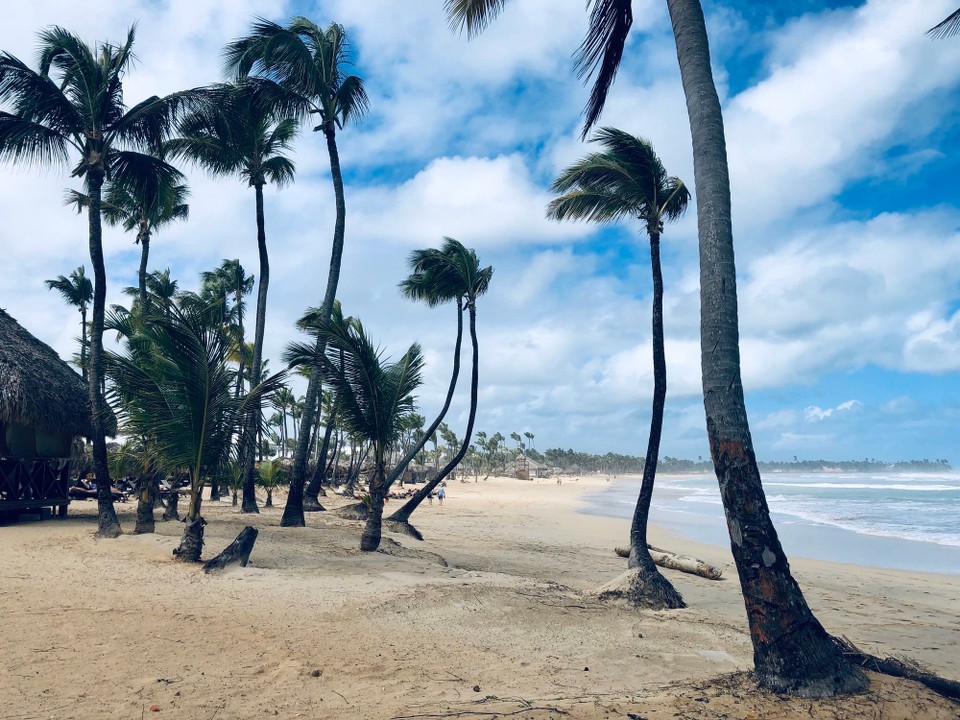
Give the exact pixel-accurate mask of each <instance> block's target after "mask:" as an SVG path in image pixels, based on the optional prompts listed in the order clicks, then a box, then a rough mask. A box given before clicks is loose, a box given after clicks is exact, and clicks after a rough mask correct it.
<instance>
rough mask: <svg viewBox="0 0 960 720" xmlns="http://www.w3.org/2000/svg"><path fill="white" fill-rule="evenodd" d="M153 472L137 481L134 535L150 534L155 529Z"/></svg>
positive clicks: (154, 481) (155, 485) (147, 473)
mask: <svg viewBox="0 0 960 720" xmlns="http://www.w3.org/2000/svg"><path fill="white" fill-rule="evenodd" d="M155 475H156V474H155V473H154V472H150V471H148V472H146V473H144V474H143V475H141V476H140V479H139V480H138V481H137V524H136V527H134V529H133V533H134V535H142V534H145V533H152V532H153V531H154V530H155V529H156V521H155V520H154V518H153V508H154V505H155V504H156V487H157V483H156V479H155Z"/></svg>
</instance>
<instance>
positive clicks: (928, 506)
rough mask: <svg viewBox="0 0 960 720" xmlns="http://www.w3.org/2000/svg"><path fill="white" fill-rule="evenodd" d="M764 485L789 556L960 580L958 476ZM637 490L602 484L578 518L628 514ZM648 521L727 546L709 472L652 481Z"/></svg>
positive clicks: (636, 485)
mask: <svg viewBox="0 0 960 720" xmlns="http://www.w3.org/2000/svg"><path fill="white" fill-rule="evenodd" d="M763 487H764V491H765V492H766V496H767V503H768V505H769V506H770V512H771V515H772V517H773V521H774V524H775V525H776V528H777V532H778V534H779V535H780V542H781V543H782V544H783V547H784V550H785V551H786V553H787V555H788V556H789V557H808V558H815V559H819V560H831V561H834V562H844V563H853V564H856V565H868V566H872V567H886V568H897V569H904V570H921V571H924V572H938V573H949V574H954V575H960V473H954V472H950V473H903V474H900V473H889V474H887V473H833V472H818V473H789V472H771V473H767V474H765V475H764V476H763ZM639 491H640V477H639V476H624V477H622V478H618V479H614V480H611V482H610V487H609V488H606V489H605V490H603V491H602V492H599V493H594V494H591V495H589V496H587V497H586V498H585V500H586V503H587V505H586V507H585V508H583V509H582V510H581V512H586V513H590V514H595V515H605V516H609V517H626V518H629V517H632V516H633V508H634V505H635V504H636V500H637V494H638V493H639ZM650 522H652V523H654V524H656V525H659V526H661V527H663V528H665V529H667V530H669V531H671V532H673V533H674V534H677V535H680V536H682V537H685V538H688V539H690V540H696V541H699V542H704V543H709V544H711V545H717V546H720V547H729V546H730V540H729V538H728V536H727V526H726V523H725V521H724V518H723V507H722V505H721V502H720V490H719V488H718V486H717V480H716V477H714V476H713V475H662V476H658V477H657V483H656V486H655V488H654V493H653V503H652V505H651V508H650ZM625 539H626V538H625Z"/></svg>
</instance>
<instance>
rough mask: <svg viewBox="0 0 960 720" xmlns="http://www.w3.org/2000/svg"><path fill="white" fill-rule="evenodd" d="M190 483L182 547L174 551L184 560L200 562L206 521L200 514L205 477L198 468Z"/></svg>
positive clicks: (181, 540)
mask: <svg viewBox="0 0 960 720" xmlns="http://www.w3.org/2000/svg"><path fill="white" fill-rule="evenodd" d="M194 472H195V475H194V476H193V478H192V482H191V483H190V507H189V508H188V509H187V516H186V517H185V518H184V522H185V523H186V524H185V526H184V528H183V535H182V537H181V538H180V547H178V548H176V549H175V550H174V551H173V554H174V555H176V556H177V557H178V558H179V559H180V560H183V561H184V562H200V555H201V554H202V553H203V526H204V525H206V524H207V523H206V521H205V520H204V519H203V518H202V517H201V516H200V505H201V504H202V503H203V492H202V490H203V477H202V476H201V474H200V470H199V469H196V470H195V471H194Z"/></svg>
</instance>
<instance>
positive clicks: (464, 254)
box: [387, 237, 493, 540]
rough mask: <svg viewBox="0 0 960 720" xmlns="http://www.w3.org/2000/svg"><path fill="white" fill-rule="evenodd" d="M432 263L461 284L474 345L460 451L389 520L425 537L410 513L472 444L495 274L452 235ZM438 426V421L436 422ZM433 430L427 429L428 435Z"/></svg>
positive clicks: (449, 281) (449, 283)
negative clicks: (486, 297)
mask: <svg viewBox="0 0 960 720" xmlns="http://www.w3.org/2000/svg"><path fill="white" fill-rule="evenodd" d="M429 265H430V267H431V268H432V271H433V273H434V274H435V277H437V278H438V281H437V282H438V283H440V280H439V279H442V283H441V284H442V286H443V287H447V288H454V287H456V288H458V292H459V297H458V301H457V302H458V304H459V305H461V306H462V307H464V308H466V310H467V312H468V313H469V315H470V343H471V345H472V346H473V357H472V373H471V377H470V413H469V415H468V417H467V428H466V430H465V433H464V436H463V442H462V443H461V445H460V449H459V450H458V451H457V453H456V454H455V455H454V456H453V457H452V458H451V459H450V461H449V462H447V464H446V465H444V466H443V468H442V469H441V470H440V472H438V473H437V475H436V477H435V478H434V479H433V480H431V481H430V482H429V483H427V484H426V485H425V486H424V487H423V488H421V489H420V490H419V491H418V492H417V493H416V494H415V495H414V496H413V497H412V498H410V499H409V500H408V501H407V502H406V503H404V505H403V506H402V507H401V508H400V509H399V510H397V511H396V512H395V513H393V514H392V515H391V516H390V517H389V518H387V520H388V521H390V523H391V527H392V528H394V529H396V530H398V531H400V532H406V533H408V534H410V535H412V536H414V537H415V538H417V539H420V540H422V539H423V537H422V535H421V534H420V532H419V531H418V530H417V529H416V528H414V527H413V526H412V525H411V524H410V516H411V515H412V514H413V511H414V510H416V509H417V508H418V507H419V506H420V503H422V502H423V501H424V499H426V498H427V497H428V496H429V494H430V493H431V492H433V490H434V489H435V488H436V487H437V486H438V485H439V484H440V483H441V482H443V481H444V479H445V478H446V477H447V476H448V475H449V474H450V473H451V472H452V471H453V470H454V468H456V467H457V465H459V464H460V461H461V460H463V457H464V456H465V455H466V454H467V449H468V448H469V447H470V438H471V436H472V435H473V423H474V420H476V417H477V399H478V392H479V385H480V369H479V365H480V345H479V343H478V341H477V299H478V298H479V297H480V296H481V295H483V294H484V293H486V292H487V289H488V288H489V287H490V279H491V278H492V277H493V268H492V267H490V266H487V267H485V268H482V267H480V259H479V258H478V257H477V253H476V251H474V250H471V249H468V248H466V247H464V246H463V244H462V243H460V242H459V241H457V240H454V239H453V238H451V237H445V238H444V239H443V246H442V247H441V248H440V250H439V251H437V253H436V254H431V255H430V260H429ZM437 425H438V426H439V423H437ZM431 434H432V433H426V434H425V436H426V437H429V436H430V435H431Z"/></svg>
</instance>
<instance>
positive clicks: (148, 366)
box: [105, 304, 283, 562]
mask: <svg viewBox="0 0 960 720" xmlns="http://www.w3.org/2000/svg"><path fill="white" fill-rule="evenodd" d="M217 314H218V313H217V312H211V311H210V309H209V308H203V307H199V306H197V305H192V304H188V305H186V306H185V307H182V308H181V307H174V308H172V309H171V313H170V316H169V317H167V316H165V315H160V314H154V315H153V316H152V317H151V318H150V322H147V323H140V324H137V325H135V326H134V333H133V335H132V336H131V337H130V338H129V339H128V343H127V352H126V354H124V355H120V354H117V353H106V356H105V360H106V363H107V370H108V373H109V375H110V377H111V380H112V381H113V389H112V391H111V392H112V395H113V398H114V399H115V400H116V403H117V406H118V407H119V409H120V414H121V417H122V418H123V419H124V420H125V423H126V426H127V427H128V428H129V429H130V430H132V431H133V432H134V433H135V434H136V435H139V436H141V437H146V438H150V439H151V441H152V442H153V443H155V451H156V454H157V457H159V458H160V459H161V460H162V462H163V464H164V465H165V466H166V467H168V468H173V469H179V468H186V469H187V470H188V472H189V475H190V505H189V508H188V510H187V515H186V518H185V522H186V527H185V528H184V531H183V537H182V539H181V542H180V547H179V548H177V549H176V550H175V551H174V554H175V555H177V556H178V557H179V558H180V559H181V560H185V561H192V562H196V561H198V560H199V559H200V554H201V552H202V549H203V526H204V524H205V521H204V520H203V518H202V516H201V515H200V506H201V502H202V494H201V490H202V489H203V484H204V478H205V477H206V476H207V475H211V476H217V475H218V473H220V471H221V469H222V468H223V467H224V466H225V465H226V463H227V462H228V460H229V458H230V454H231V450H232V438H233V434H234V432H235V430H236V429H238V428H239V427H240V426H241V424H242V423H246V422H247V418H248V416H249V415H251V414H253V415H254V416H256V414H257V408H258V407H259V401H260V399H261V398H262V397H264V396H269V395H270V394H271V393H273V392H275V391H276V389H277V388H278V387H279V386H280V384H281V383H282V381H283V374H282V373H280V374H278V375H275V376H273V377H271V378H268V379H266V380H264V382H262V383H261V384H260V385H259V386H257V387H255V388H253V390H251V391H250V393H249V394H247V395H245V396H243V397H241V398H236V397H235V396H234V393H233V389H234V380H235V378H234V375H235V371H234V370H231V369H230V366H229V364H228V363H227V362H226V360H225V353H224V347H223V346H224V343H225V337H224V333H223V328H222V323H221V322H220V319H219V317H217Z"/></svg>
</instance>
